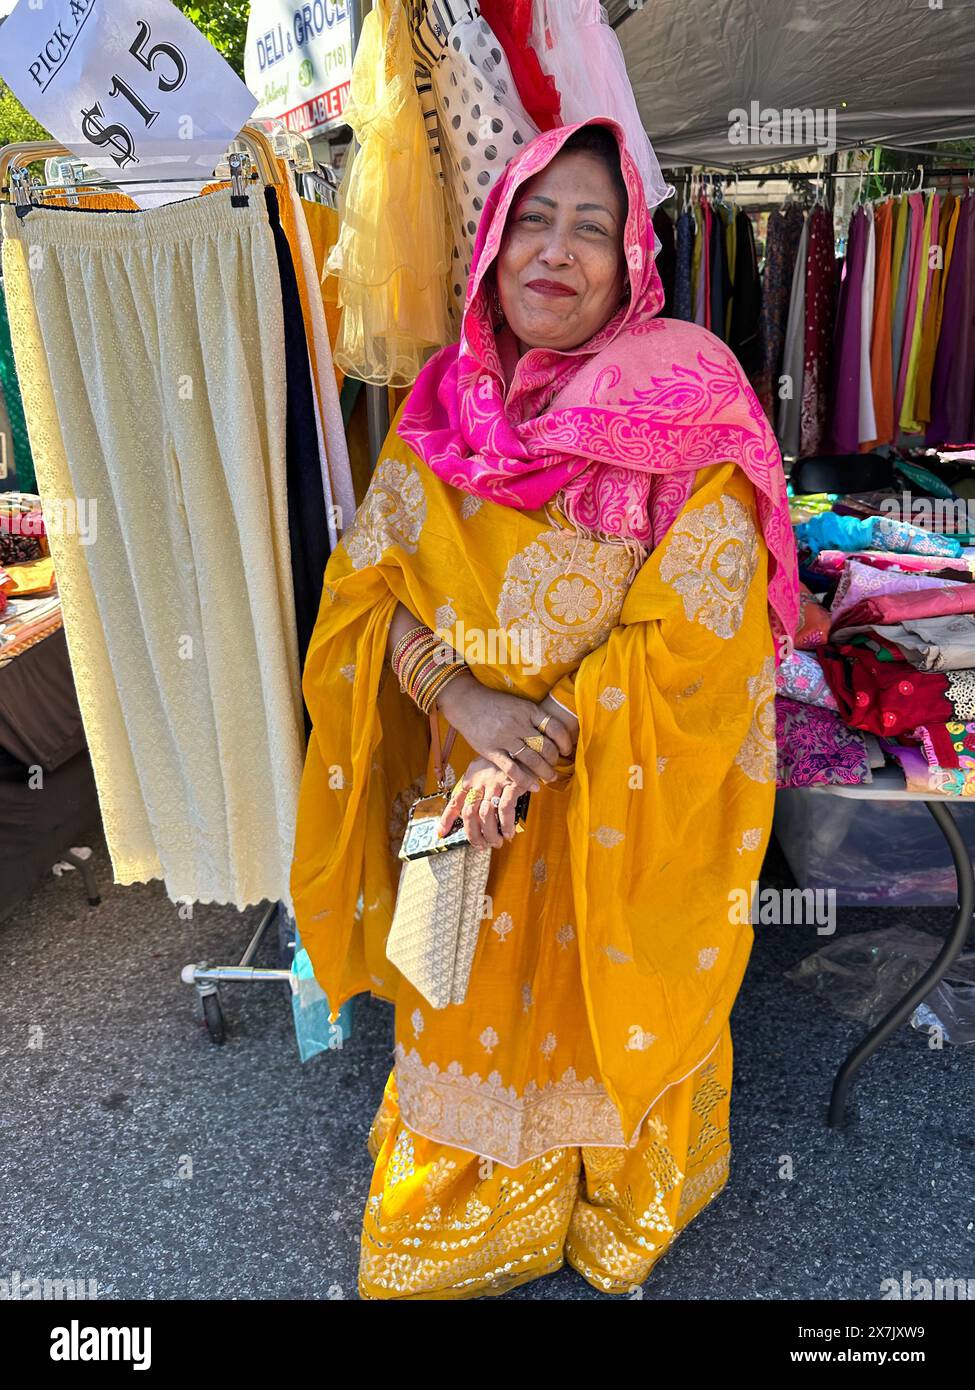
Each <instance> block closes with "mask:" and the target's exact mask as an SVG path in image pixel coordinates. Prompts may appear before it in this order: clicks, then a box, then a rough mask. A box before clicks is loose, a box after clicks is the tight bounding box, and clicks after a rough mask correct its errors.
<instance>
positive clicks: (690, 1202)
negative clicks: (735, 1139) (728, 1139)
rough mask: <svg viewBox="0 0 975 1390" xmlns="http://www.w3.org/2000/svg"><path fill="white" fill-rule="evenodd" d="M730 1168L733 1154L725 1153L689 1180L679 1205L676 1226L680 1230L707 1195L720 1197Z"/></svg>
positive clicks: (675, 1220) (685, 1184)
mask: <svg viewBox="0 0 975 1390" xmlns="http://www.w3.org/2000/svg"><path fill="white" fill-rule="evenodd" d="M730 1166H731V1154H730V1153H723V1154H721V1155H720V1157H719V1158H716V1159H715V1160H714V1162H713V1163H712V1164H710V1165H709V1166H708V1167H707V1168H705V1169H703V1170H702V1171H701V1172H700V1173H695V1174H694V1176H693V1177H692V1178H688V1179H687V1181H686V1182H685V1183H684V1186H683V1189H682V1190H681V1194H680V1202H679V1203H678V1205H677V1216H676V1217H675V1219H674V1224H675V1226H677V1227H678V1228H680V1227H681V1226H682V1225H683V1224H684V1220H685V1218H686V1216H687V1213H688V1212H689V1211H690V1210H691V1208H692V1207H695V1206H696V1205H697V1204H698V1202H699V1201H700V1200H701V1198H702V1197H704V1196H706V1195H707V1194H710V1195H711V1196H712V1197H716V1196H717V1195H718V1192H719V1190H720V1189H721V1188H722V1187H723V1186H724V1184H725V1182H726V1181H727V1178H728V1170H729V1168H730Z"/></svg>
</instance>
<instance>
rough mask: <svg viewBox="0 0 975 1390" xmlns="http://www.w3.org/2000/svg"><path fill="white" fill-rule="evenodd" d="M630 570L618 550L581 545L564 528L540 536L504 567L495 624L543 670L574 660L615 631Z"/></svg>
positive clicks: (589, 543)
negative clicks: (538, 663)
mask: <svg viewBox="0 0 975 1390" xmlns="http://www.w3.org/2000/svg"><path fill="white" fill-rule="evenodd" d="M629 571H630V560H629V557H628V556H627V554H626V551H625V550H624V548H623V547H622V546H619V545H611V544H608V543H603V542H599V541H590V540H585V539H582V540H580V539H579V538H578V537H577V536H576V535H575V534H574V533H573V532H571V531H567V530H564V529H556V530H552V531H541V532H540V533H539V535H538V538H537V539H536V540H534V541H532V542H531V544H530V545H528V546H526V547H525V549H524V550H521V551H519V552H518V554H517V555H514V556H512V558H511V559H510V560H509V562H508V566H507V568H506V570H505V572H504V579H503V581H502V585H501V593H500V595H499V597H498V610H497V616H498V622H499V623H500V624H501V626H502V627H503V628H504V629H505V631H506V632H507V633H508V634H509V636H511V637H512V638H516V639H517V643H518V648H519V650H520V651H522V652H524V653H531V654H532V655H533V656H535V657H537V659H538V660H539V661H540V662H541V663H543V664H544V665H553V664H556V663H559V662H565V661H573V660H575V659H576V658H577V657H580V656H584V655H585V654H586V653H587V652H591V651H592V650H593V649H594V648H596V647H598V646H600V645H601V644H602V643H603V642H604V641H605V640H606V638H607V637H608V636H609V634H610V632H611V631H612V629H613V628H614V627H615V626H616V624H617V622H618V621H619V615H620V611H621V610H622V607H623V600H624V598H625V597H626V590H627V587H628V583H629ZM539 642H540V644H541V647H542V650H541V651H540V652H536V650H535V649H536V648H537V646H538V645H539Z"/></svg>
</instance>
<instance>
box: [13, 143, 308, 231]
mask: <svg viewBox="0 0 975 1390" xmlns="http://www.w3.org/2000/svg"><path fill="white" fill-rule="evenodd" d="M235 143H240V144H242V145H243V146H244V148H245V151H246V154H247V156H248V157H249V159H250V164H251V172H250V174H249V175H248V174H247V173H246V172H245V164H244V158H245V156H244V155H242V154H241V153H240V152H239V151H237V150H231V151H230V153H229V154H228V156H227V161H228V164H229V166H230V176H231V187H232V195H231V202H232V204H233V206H234V207H246V206H247V184H248V183H251V182H254V181H255V180H260V181H261V182H262V183H263V184H265V185H271V186H272V187H274V186H277V185H279V183H280V180H279V177H278V172H277V166H276V163H275V155H274V150H273V148H272V145H271V142H270V140H269V139H268V137H267V135H266V134H265V133H264V131H263V130H259V129H258V128H257V127H256V126H245V127H244V129H243V130H242V131H241V132H240V134H239V135H238V136H237V140H236V141H235ZM72 155H73V152H72V151H71V150H69V149H67V148H66V147H65V146H64V145H61V144H59V143H58V141H56V140H25V141H21V142H19V143H17V144H13V145H5V146H4V148H3V149H2V150H0V200H2V201H4V202H12V203H14V205H15V206H16V209H17V215H18V216H19V217H26V216H27V215H28V214H29V213H30V211H31V209H32V208H34V207H42V206H43V203H38V202H36V201H35V197H36V195H37V193H38V192H40V191H42V190H45V191H55V190H56V191H59V192H66V193H78V192H79V190H80V189H81V188H82V187H83V186H84V187H88V188H92V189H95V188H97V189H98V190H99V191H104V190H112V191H124V190H125V189H126V188H127V187H137V186H138V185H140V184H141V185H143V186H145V185H149V186H150V187H156V186H158V185H161V184H169V183H178V184H186V183H198V182H204V183H205V182H209V180H210V179H211V177H212V175H210V174H207V175H201V174H199V173H196V174H187V175H183V176H182V177H177V178H171V179H123V180H118V181H114V182H113V181H109V180H106V182H105V183H99V184H97V185H94V184H92V185H80V184H78V183H76V182H75V183H60V184H59V183H55V184H41V183H39V181H38V180H37V179H36V178H35V177H32V176H31V174H30V171H29V167H28V166H29V165H30V164H32V163H34V162H35V161H37V160H39V159H50V158H52V157H59V156H60V157H67V158H71V157H72Z"/></svg>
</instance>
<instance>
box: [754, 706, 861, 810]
mask: <svg viewBox="0 0 975 1390" xmlns="http://www.w3.org/2000/svg"><path fill="white" fill-rule="evenodd" d="M775 739H776V744H777V746H778V772H777V775H776V779H775V785H776V786H777V787H810V786H813V785H815V784H816V783H825V784H827V785H828V786H857V785H858V784H859V783H860V782H871V781H873V774H872V773H871V771H870V757H869V754H868V752H867V744H866V740H865V739H864V737H863V735H862V734H861V733H860V731H859V729H850V728H847V726H846V725H845V724H844V723H843V721H842V719H840V717H839V715H838V714H834V713H833V711H832V710H829V709H819V708H818V707H817V706H816V705H800V704H799V702H798V701H797V700H789V699H787V698H786V697H785V696H783V695H776V697H775Z"/></svg>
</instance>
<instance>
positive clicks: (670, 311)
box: [653, 207, 677, 319]
mask: <svg viewBox="0 0 975 1390" xmlns="http://www.w3.org/2000/svg"><path fill="white" fill-rule="evenodd" d="M653 230H654V231H655V232H656V233H657V236H658V237H659V238H660V250H659V251H658V252H657V271H658V273H659V275H660V281H661V284H662V285H663V287H664V307H663V309H662V310H661V313H662V314H663V316H664V318H667V319H672V318H673V317H674V277H675V276H676V274H677V243H676V240H675V235H674V221H673V218H672V217H671V216H670V214H669V213H667V212H664V210H663V208H662V207H658V208H657V209H656V211H655V212H654V214H653Z"/></svg>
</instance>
